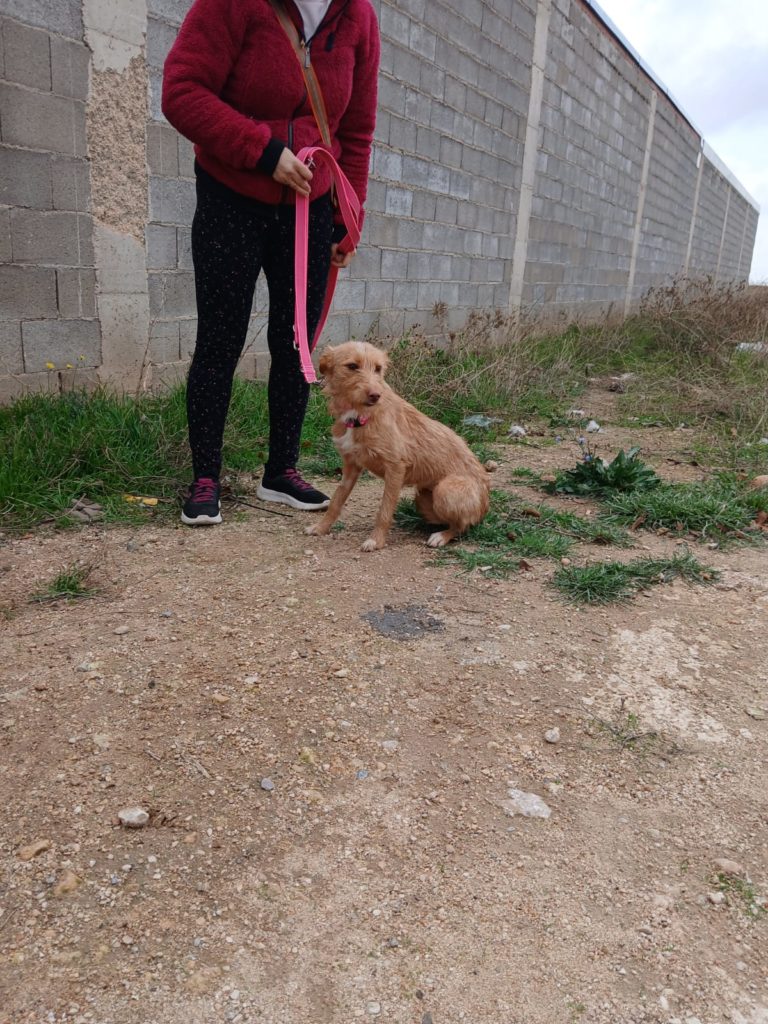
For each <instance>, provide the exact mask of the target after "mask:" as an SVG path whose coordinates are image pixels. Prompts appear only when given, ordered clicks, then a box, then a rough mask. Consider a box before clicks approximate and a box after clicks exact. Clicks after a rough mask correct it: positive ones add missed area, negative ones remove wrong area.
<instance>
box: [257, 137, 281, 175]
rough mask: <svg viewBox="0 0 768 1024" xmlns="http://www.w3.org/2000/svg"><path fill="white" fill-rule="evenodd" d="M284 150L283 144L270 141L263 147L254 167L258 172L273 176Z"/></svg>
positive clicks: (276, 140)
mask: <svg viewBox="0 0 768 1024" xmlns="http://www.w3.org/2000/svg"><path fill="white" fill-rule="evenodd" d="M284 149H285V143H284V142H280V140H279V139H270V140H269V142H268V143H267V144H266V146H265V147H264V152H263V153H262V154H261V156H260V157H259V159H258V162H257V164H256V166H257V167H258V169H259V170H260V171H263V172H264V173H265V174H269V175H270V176H271V175H272V174H274V172H275V168H276V167H277V164H278V161H279V159H280V156H281V154H282V152H283V150H284Z"/></svg>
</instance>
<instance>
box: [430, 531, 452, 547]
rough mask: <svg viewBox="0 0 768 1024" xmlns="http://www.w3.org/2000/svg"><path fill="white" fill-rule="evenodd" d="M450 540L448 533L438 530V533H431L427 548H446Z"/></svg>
mask: <svg viewBox="0 0 768 1024" xmlns="http://www.w3.org/2000/svg"><path fill="white" fill-rule="evenodd" d="M449 540H450V538H449V537H448V536H447V532H446V533H444V532H443V531H442V530H438V531H437V533H431V534H430V535H429V539H428V540H427V547H430V548H444V547H445V545H446V544H447V543H448V541H449Z"/></svg>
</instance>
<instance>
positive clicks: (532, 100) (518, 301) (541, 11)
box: [509, 0, 552, 313]
mask: <svg viewBox="0 0 768 1024" xmlns="http://www.w3.org/2000/svg"><path fill="white" fill-rule="evenodd" d="M551 16H552V0H538V5H537V8H536V28H535V30H534V36H533V60H532V63H531V91H530V93H529V96H528V120H527V123H526V129H525V143H524V149H523V167H522V175H521V181H520V195H519V197H518V203H517V223H516V228H515V244H514V248H513V250H512V273H511V278H510V285H509V312H510V313H515V312H517V311H519V310H520V308H521V306H522V304H523V287H524V283H525V266H526V263H527V260H528V235H529V231H530V225H531V208H532V206H533V190H534V185H535V182H536V159H537V156H538V152H539V142H540V136H541V102H542V97H543V95H544V77H545V74H546V67H547V39H548V37H549V22H550V19H551Z"/></svg>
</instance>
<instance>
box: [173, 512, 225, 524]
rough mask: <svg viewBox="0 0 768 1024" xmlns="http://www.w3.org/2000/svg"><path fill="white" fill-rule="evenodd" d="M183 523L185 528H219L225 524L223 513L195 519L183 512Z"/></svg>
mask: <svg viewBox="0 0 768 1024" xmlns="http://www.w3.org/2000/svg"><path fill="white" fill-rule="evenodd" d="M181 521H182V523H184V525H185V526H217V525H218V524H219V523H221V522H223V520H222V518H221V512H218V513H217V514H216V515H215V516H195V518H194V519H192V518H191V517H190V516H187V515H185V514H184V513H183V512H182V513H181Z"/></svg>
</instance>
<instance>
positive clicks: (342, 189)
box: [293, 146, 360, 384]
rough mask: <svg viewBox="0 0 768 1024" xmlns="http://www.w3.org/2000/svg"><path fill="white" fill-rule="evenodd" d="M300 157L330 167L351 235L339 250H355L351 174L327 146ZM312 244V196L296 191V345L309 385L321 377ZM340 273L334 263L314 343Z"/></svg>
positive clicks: (357, 208)
mask: <svg viewBox="0 0 768 1024" xmlns="http://www.w3.org/2000/svg"><path fill="white" fill-rule="evenodd" d="M296 155H297V157H298V158H299V160H303V161H304V163H305V164H307V165H309V166H311V165H312V163H324V164H326V165H327V166H328V168H329V170H330V172H331V175H332V177H333V181H334V183H335V185H336V195H337V196H338V200H339V209H340V210H341V216H342V218H343V220H344V227H345V228H346V229H347V234H346V235H345V237H344V238H343V239H342V240H341V242H339V248H338V251H339V252H342V253H347V252H352V251H353V250H354V249H356V248H357V243H358V242H359V241H360V228H359V221H360V202H359V200H358V198H357V195H356V194H355V190H354V189H353V188H352V186H351V185H350V183H349V181H348V179H347V176H346V175H345V174H344V172H343V171H342V169H341V168H340V167H339V165H338V164H337V163H336V161H335V160H334V158H333V156H332V155H331V154H330V153H329V152H328V150H327V149H323V148H322V147H321V146H306V147H305V148H304V149H301V150H299V152H298V153H297V154H296ZM308 244H309V199H307V198H306V197H305V196H300V195H299V194H298V193H297V194H296V251H295V255H294V274H295V290H296V312H295V321H294V327H293V330H294V342H293V344H294V346H295V347H296V348H297V349H298V350H299V360H300V361H301V372H302V373H303V374H304V379H305V380H306V381H307V383H308V384H313V383H314V382H315V381H316V380H317V374H316V373H315V368H314V366H313V365H312V356H311V352H312V350H311V349H310V347H309V335H308V332H307V246H308ZM338 276H339V268H338V267H334V266H331V268H330V270H329V272H328V285H327V287H326V289H325V302H324V304H323V311H322V313H321V314H320V320H319V321H318V324H317V329H316V330H315V338H314V345H313V346H312V348H314V347H315V345H316V344H317V342H318V339H319V338H320V334H321V332H322V330H323V327H324V326H325V321H326V320H327V319H328V310H329V309H330V308H331V302H332V301H333V293H334V291H335V289H336V278H337V277H338Z"/></svg>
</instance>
